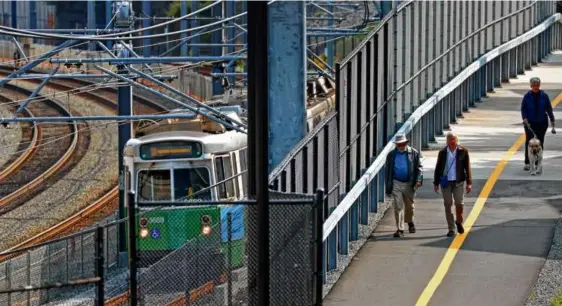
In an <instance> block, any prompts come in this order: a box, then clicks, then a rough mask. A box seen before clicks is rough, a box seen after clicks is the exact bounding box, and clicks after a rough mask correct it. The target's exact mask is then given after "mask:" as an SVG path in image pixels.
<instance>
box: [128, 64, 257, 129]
mask: <svg viewBox="0 0 562 306" xmlns="http://www.w3.org/2000/svg"><path fill="white" fill-rule="evenodd" d="M129 70H130V71H133V72H135V73H137V74H139V75H141V76H142V77H144V78H146V79H148V80H150V81H152V82H154V83H156V84H158V85H160V86H162V87H164V88H166V89H167V90H169V91H171V92H173V93H175V94H176V95H179V96H181V97H183V98H185V99H187V100H189V101H191V102H193V103H195V104H196V105H197V106H198V107H202V108H204V109H206V110H208V111H210V112H211V113H213V114H215V115H217V116H219V117H221V118H223V119H226V116H225V115H224V114H221V113H220V112H219V111H217V110H216V109H215V108H212V107H210V106H208V105H206V104H205V103H201V102H199V101H197V100H196V99H194V98H192V97H190V96H189V95H186V94H185V93H183V92H181V91H179V90H177V89H175V88H174V87H172V86H170V85H167V84H165V83H164V82H161V81H159V80H157V79H155V78H154V77H152V76H150V75H148V74H146V73H144V72H142V71H140V70H137V69H135V68H133V67H129ZM209 119H211V120H213V118H209ZM228 120H230V121H232V122H234V123H236V124H238V125H240V126H242V127H244V128H245V127H246V125H245V124H243V123H241V122H239V121H237V120H233V119H231V118H229V119H228ZM219 123H221V122H219Z"/></svg>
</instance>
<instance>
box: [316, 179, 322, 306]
mask: <svg viewBox="0 0 562 306" xmlns="http://www.w3.org/2000/svg"><path fill="white" fill-rule="evenodd" d="M314 202H315V203H314V206H315V207H314V210H315V212H316V215H315V218H314V219H315V220H314V221H315V224H314V225H315V231H314V232H315V234H316V237H315V238H316V239H315V240H316V256H315V257H316V258H315V261H316V262H315V263H316V288H315V289H316V298H315V300H316V301H315V304H314V305H316V306H322V295H323V292H324V276H323V272H324V266H323V262H324V260H323V258H322V257H323V256H324V248H323V247H322V236H323V234H322V231H323V229H324V189H318V190H317V191H316V199H315V201H314Z"/></svg>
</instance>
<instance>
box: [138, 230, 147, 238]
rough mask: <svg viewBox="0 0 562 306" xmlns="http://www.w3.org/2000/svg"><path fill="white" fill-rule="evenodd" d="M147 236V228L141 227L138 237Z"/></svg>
mask: <svg viewBox="0 0 562 306" xmlns="http://www.w3.org/2000/svg"><path fill="white" fill-rule="evenodd" d="M147 236H148V229H146V228H141V230H140V237H141V238H146V237H147Z"/></svg>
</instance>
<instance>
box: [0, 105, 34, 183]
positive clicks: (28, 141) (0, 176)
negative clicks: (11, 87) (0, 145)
mask: <svg viewBox="0 0 562 306" xmlns="http://www.w3.org/2000/svg"><path fill="white" fill-rule="evenodd" d="M0 101H2V102H9V101H8V98H6V97H4V96H2V95H0ZM8 108H9V109H10V110H12V109H13V111H15V109H16V108H14V107H8ZM22 115H23V117H34V115H33V114H32V113H31V112H30V111H29V110H27V108H26V109H24V110H23V112H22ZM20 128H21V130H22V134H21V139H20V142H19V144H18V147H17V148H16V151H15V153H14V154H12V155H11V156H10V157H9V158H8V160H6V163H5V164H4V165H3V166H2V168H1V170H0V182H2V181H4V180H5V179H6V177H8V176H10V175H11V174H12V173H14V172H15V171H17V170H19V169H20V168H21V166H22V165H23V164H24V163H25V162H26V161H27V160H28V159H29V158H30V157H31V156H33V154H34V153H35V151H36V149H37V140H38V138H40V137H41V136H40V135H39V133H41V130H40V129H38V128H37V126H36V125H35V124H33V123H29V124H20ZM19 152H21V154H17V153H19Z"/></svg>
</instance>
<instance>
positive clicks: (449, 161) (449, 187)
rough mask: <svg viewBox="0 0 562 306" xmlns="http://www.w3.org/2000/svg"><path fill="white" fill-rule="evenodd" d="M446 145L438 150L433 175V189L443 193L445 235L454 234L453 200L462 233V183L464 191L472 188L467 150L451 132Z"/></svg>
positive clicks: (468, 191) (459, 229)
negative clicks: (447, 230) (446, 229)
mask: <svg viewBox="0 0 562 306" xmlns="http://www.w3.org/2000/svg"><path fill="white" fill-rule="evenodd" d="M446 138H447V146H446V147H445V148H443V149H442V150H441V151H439V154H438V155H437V165H435V173H434V175H433V189H434V190H435V192H438V191H439V187H440V186H441V193H442V194H443V201H444V202H445V203H444V204H445V217H446V219H447V227H448V228H449V232H447V236H449V237H452V236H454V235H455V227H454V226H455V219H454V218H453V212H452V211H451V208H452V206H453V200H454V202H455V211H456V215H457V220H456V224H457V231H458V232H459V234H462V233H464V227H463V226H462V222H463V208H464V190H463V185H465V183H466V193H470V191H471V190H472V171H471V169H470V156H469V154H468V150H467V149H466V148H464V147H461V146H460V145H459V143H458V141H459V140H458V137H457V135H455V134H454V133H452V132H449V133H447V136H446Z"/></svg>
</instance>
